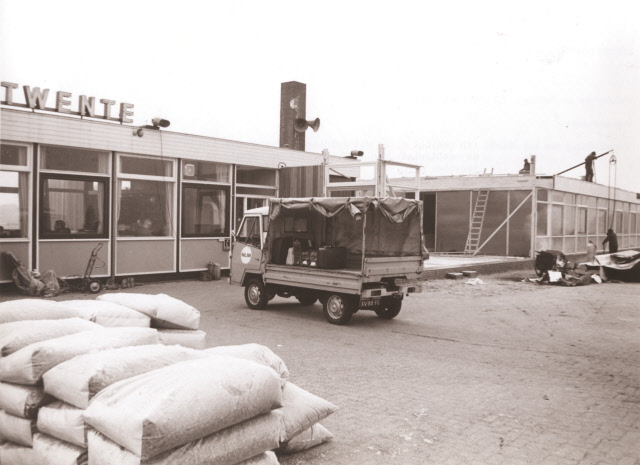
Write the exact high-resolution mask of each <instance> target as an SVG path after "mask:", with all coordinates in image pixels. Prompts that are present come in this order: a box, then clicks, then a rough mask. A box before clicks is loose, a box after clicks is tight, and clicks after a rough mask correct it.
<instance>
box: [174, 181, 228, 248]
mask: <svg viewBox="0 0 640 465" xmlns="http://www.w3.org/2000/svg"><path fill="white" fill-rule="evenodd" d="M229 197H230V196H229V187H222V186H221V187H213V186H206V185H205V186H203V185H200V186H195V185H190V184H185V185H184V186H183V187H182V235H183V236H184V237H224V236H228V235H229V221H228V217H229Z"/></svg>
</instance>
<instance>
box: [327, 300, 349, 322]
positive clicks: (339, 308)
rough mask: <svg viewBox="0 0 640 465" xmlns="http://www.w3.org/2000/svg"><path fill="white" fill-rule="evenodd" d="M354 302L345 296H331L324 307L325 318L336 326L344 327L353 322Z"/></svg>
mask: <svg viewBox="0 0 640 465" xmlns="http://www.w3.org/2000/svg"><path fill="white" fill-rule="evenodd" d="M353 308H354V305H353V301H352V299H350V298H349V296H346V295H343V294H330V295H328V296H327V297H326V300H325V301H324V305H323V311H324V316H325V318H326V319H327V321H328V322H329V323H331V324H334V325H344V324H347V323H348V322H349V320H351V316H352V315H353Z"/></svg>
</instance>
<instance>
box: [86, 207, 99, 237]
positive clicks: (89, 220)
mask: <svg viewBox="0 0 640 465" xmlns="http://www.w3.org/2000/svg"><path fill="white" fill-rule="evenodd" d="M99 225H100V220H99V219H98V214H97V213H96V210H95V208H93V206H91V205H89V206H88V207H87V211H86V212H85V213H84V230H85V231H91V232H97V231H98V226H99Z"/></svg>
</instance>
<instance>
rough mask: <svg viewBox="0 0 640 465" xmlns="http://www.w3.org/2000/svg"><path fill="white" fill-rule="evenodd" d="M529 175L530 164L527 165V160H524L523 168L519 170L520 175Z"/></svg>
mask: <svg viewBox="0 0 640 465" xmlns="http://www.w3.org/2000/svg"><path fill="white" fill-rule="evenodd" d="M529 173H531V164H530V163H529V160H527V159H526V158H525V159H524V166H523V167H522V169H521V170H520V174H529Z"/></svg>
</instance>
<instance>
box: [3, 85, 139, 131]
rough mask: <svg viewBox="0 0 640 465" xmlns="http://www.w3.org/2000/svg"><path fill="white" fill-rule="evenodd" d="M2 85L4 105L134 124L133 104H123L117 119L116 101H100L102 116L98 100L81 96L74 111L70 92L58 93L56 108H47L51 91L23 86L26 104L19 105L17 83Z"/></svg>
mask: <svg viewBox="0 0 640 465" xmlns="http://www.w3.org/2000/svg"><path fill="white" fill-rule="evenodd" d="M0 85H1V86H2V87H4V88H5V98H4V100H2V101H0V103H2V104H3V105H9V106H13V107H20V108H31V109H32V110H45V111H55V112H57V113H64V114H67V115H76V116H83V117H89V118H99V119H106V120H109V121H119V122H120V123H133V120H132V119H131V118H130V117H131V116H133V104H131V103H124V102H123V103H121V104H120V112H119V115H118V116H117V117H116V116H112V113H113V108H112V107H113V106H115V105H116V102H115V100H109V99H100V105H99V107H102V114H98V113H96V98H95V97H87V96H86V95H81V96H80V97H79V98H78V106H77V108H78V111H72V110H71V108H69V107H70V106H71V100H70V99H71V93H70V92H62V91H59V92H56V96H55V107H47V100H48V99H49V89H42V90H41V89H40V87H33V88H31V86H22V90H23V92H24V102H25V103H18V102H16V101H15V97H16V95H15V94H16V93H17V92H16V93H14V91H15V90H16V89H18V87H19V86H18V84H16V83H15V82H7V81H2V82H1V83H0Z"/></svg>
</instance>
